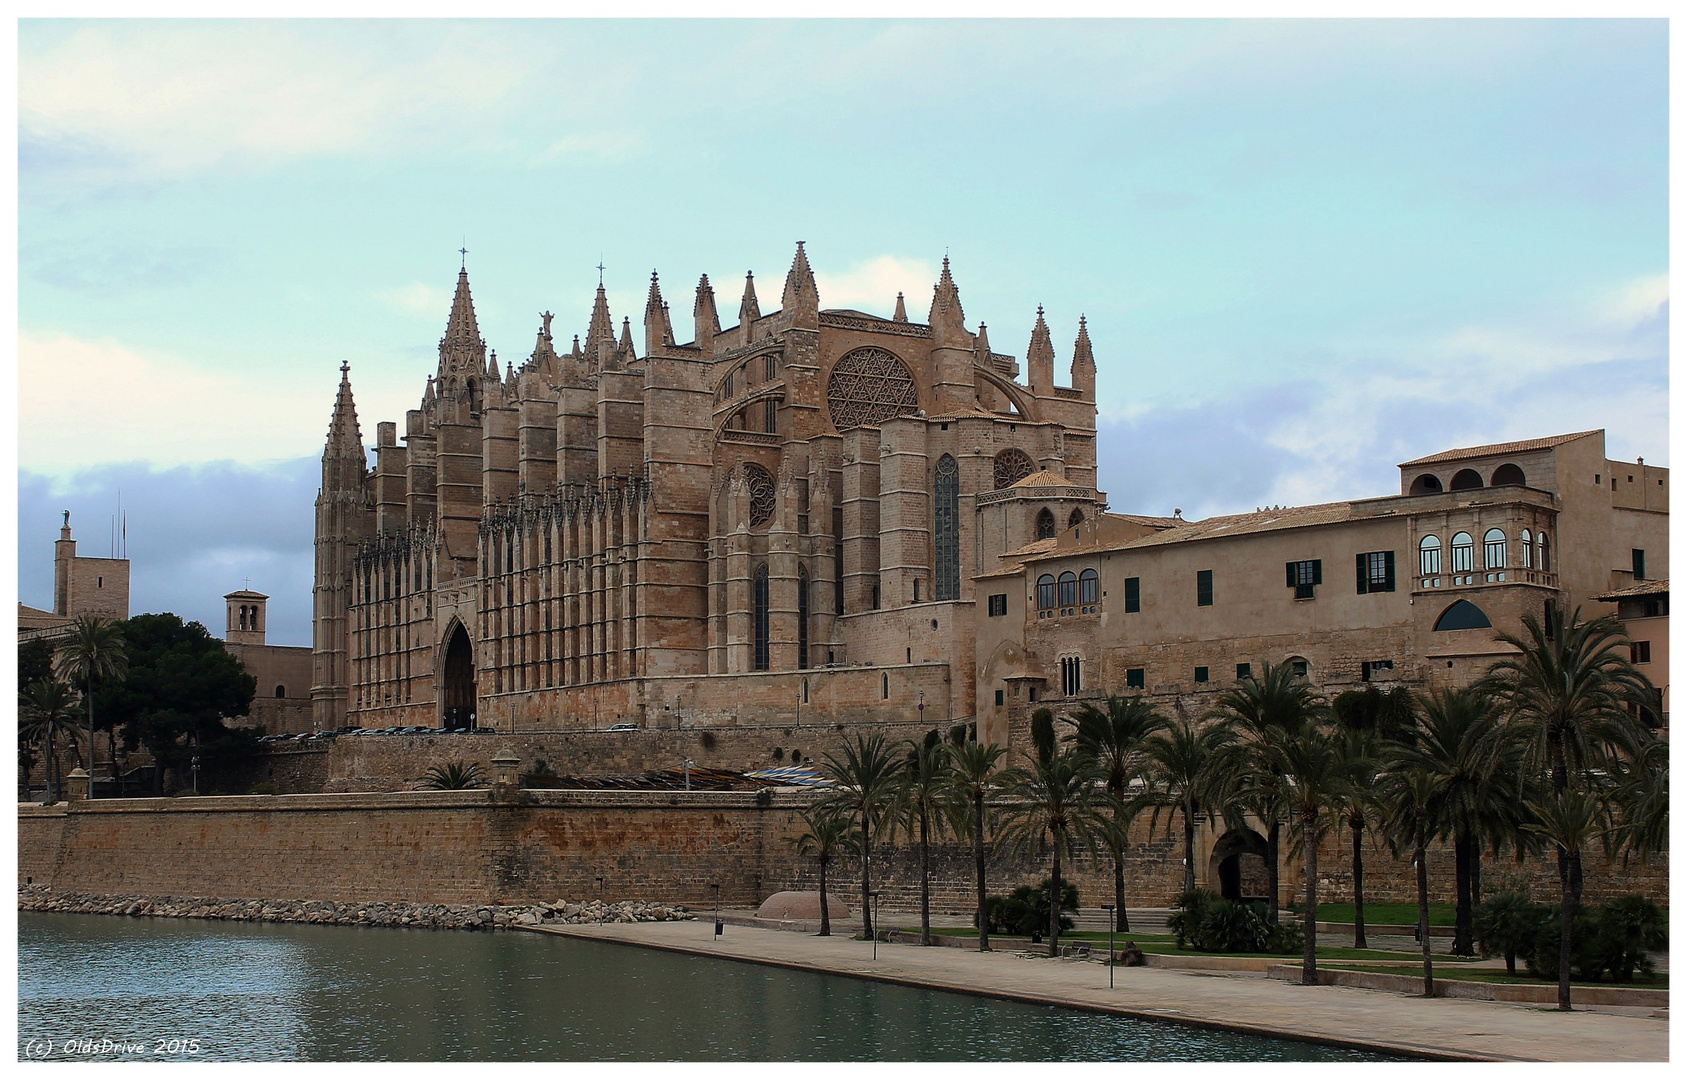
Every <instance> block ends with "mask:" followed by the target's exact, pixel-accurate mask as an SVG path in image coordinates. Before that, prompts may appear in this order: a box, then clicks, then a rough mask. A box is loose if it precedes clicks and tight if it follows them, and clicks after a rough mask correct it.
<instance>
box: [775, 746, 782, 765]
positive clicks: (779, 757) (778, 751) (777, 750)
mask: <svg viewBox="0 0 1687 1080" xmlns="http://www.w3.org/2000/svg"><path fill="white" fill-rule="evenodd" d="M773 760H774V761H784V760H785V748H784V747H782V746H775V747H774V748H773Z"/></svg>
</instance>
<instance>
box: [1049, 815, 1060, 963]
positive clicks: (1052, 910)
mask: <svg viewBox="0 0 1687 1080" xmlns="http://www.w3.org/2000/svg"><path fill="white" fill-rule="evenodd" d="M1049 831H1050V832H1053V833H1054V873H1053V874H1051V875H1050V876H1049V955H1050V956H1058V955H1060V953H1059V944H1060V833H1059V832H1057V831H1055V830H1053V829H1050V830H1049Z"/></svg>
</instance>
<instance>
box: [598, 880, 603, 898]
mask: <svg viewBox="0 0 1687 1080" xmlns="http://www.w3.org/2000/svg"><path fill="white" fill-rule="evenodd" d="M597 902H598V903H600V904H601V903H603V878H601V877H600V878H598V879H597Z"/></svg>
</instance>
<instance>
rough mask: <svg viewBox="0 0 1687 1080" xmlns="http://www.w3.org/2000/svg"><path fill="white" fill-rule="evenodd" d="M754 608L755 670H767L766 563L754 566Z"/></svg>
mask: <svg viewBox="0 0 1687 1080" xmlns="http://www.w3.org/2000/svg"><path fill="white" fill-rule="evenodd" d="M755 608H756V619H755V622H756V657H755V660H756V670H757V671H766V670H767V663H768V660H767V652H768V649H767V641H768V625H767V564H766V563H762V564H761V565H760V566H758V567H756V576H755Z"/></svg>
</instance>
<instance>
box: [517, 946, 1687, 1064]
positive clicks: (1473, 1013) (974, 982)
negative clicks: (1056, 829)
mask: <svg viewBox="0 0 1687 1080" xmlns="http://www.w3.org/2000/svg"><path fill="white" fill-rule="evenodd" d="M525 929H530V930H534V931H536V932H539V933H554V934H561V935H564V936H570V937H581V938H590V939H594V940H599V941H617V942H622V943H626V944H631V945H643V946H647V947H652V948H662V949H672V950H676V951H682V952H689V953H696V954H698V955H703V956H719V957H724V958H728V959H735V960H747V961H753V962H757V963H767V964H777V965H780V966H784V967H794V968H802V969H806V970H811V971H820V972H830V973H834V974H843V975H856V976H861V977H865V978H871V979H880V980H884V981H887V982H897V983H903V984H906V985H912V986H923V987H928V988H930V989H935V990H950V991H960V992H963V993H975V994H987V995H990V996H998V997H1008V998H1014V999H1018V1000H1024V1001H1034V1002H1039V1003H1043V1004H1049V1005H1059V1006H1064V1007H1069V1008H1080V1009H1093V1010H1097V1011H1103V1012H1113V1013H1119V1014H1123V1015H1128V1016H1139V1017H1146V1018H1154V1019H1174V1020H1181V1021H1184V1022H1187V1023H1194V1024H1199V1025H1202V1026H1207V1027H1221V1028H1226V1029H1230V1030H1240V1031H1249V1032H1253V1033H1255V1034H1260V1035H1271V1036H1279V1037H1289V1038H1299V1039H1308V1040H1311V1041H1315V1042H1323V1043H1330V1044H1335V1045H1341V1046H1355V1047H1361V1048H1367V1049H1376V1050H1384V1051H1391V1052H1397V1053H1403V1054H1410V1055H1414V1056H1423V1057H1434V1058H1446V1059H1454V1060H1487V1061H1666V1060H1668V1057H1669V1024H1668V1021H1667V1019H1664V1018H1663V1017H1662V1016H1657V1017H1651V1016H1623V1015H1611V1014H1608V1013H1595V1012H1584V1011H1577V1012H1573V1013H1568V1014H1565V1013H1559V1012H1557V1011H1555V1010H1545V1009H1540V1008H1535V1007H1529V1006H1521V1005H1509V1004H1502V1003H1498V1002H1489V1001H1465V1000H1459V999H1453V998H1431V999H1425V998H1416V997H1407V996H1404V995H1401V994H1394V993H1386V992H1383V991H1377V990H1360V989H1356V988H1351V987H1343V986H1318V987H1305V986H1297V985H1294V984H1290V983H1283V982H1276V981H1272V980H1268V979H1265V978H1263V977H1260V976H1257V975H1256V976H1251V977H1250V976H1230V975H1214V974H1212V973H1210V972H1187V971H1175V970H1167V969H1159V968H1125V967H1121V968H1115V969H1114V974H1115V978H1116V983H1117V986H1116V988H1115V989H1109V988H1108V986H1107V968H1106V967H1105V966H1103V965H1102V964H1099V963H1090V962H1086V961H1077V960H1050V959H1047V958H1041V959H1027V958H1026V956H1025V954H1022V953H1017V952H991V953H977V952H971V951H968V950H965V949H931V948H922V947H920V946H918V945H889V944H885V943H883V942H881V943H880V944H879V946H878V960H877V961H874V960H873V945H872V943H871V942H867V941H855V940H853V939H851V938H848V937H837V936H835V937H831V938H820V937H811V936H809V935H807V934H796V933H786V932H781V931H777V930H759V929H755V928H752V927H743V926H729V927H727V930H726V933H725V934H724V935H723V936H722V937H721V938H720V939H719V940H718V941H717V940H713V935H712V930H713V923H712V922H711V921H709V920H708V919H707V918H706V917H705V918H701V919H698V920H697V921H695V922H678V923H611V924H606V925H585V926H547V927H527V928H525Z"/></svg>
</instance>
